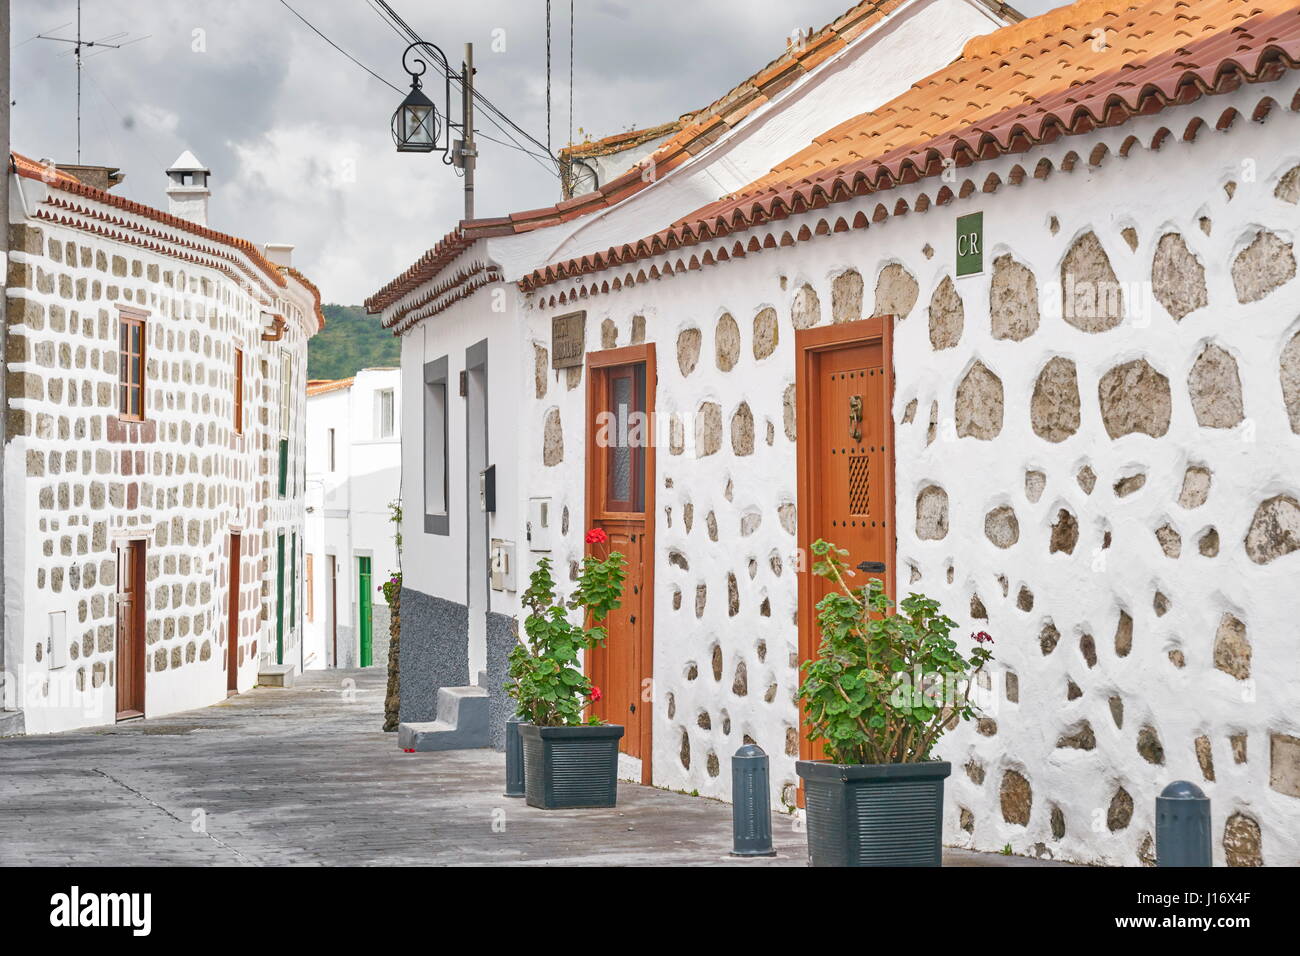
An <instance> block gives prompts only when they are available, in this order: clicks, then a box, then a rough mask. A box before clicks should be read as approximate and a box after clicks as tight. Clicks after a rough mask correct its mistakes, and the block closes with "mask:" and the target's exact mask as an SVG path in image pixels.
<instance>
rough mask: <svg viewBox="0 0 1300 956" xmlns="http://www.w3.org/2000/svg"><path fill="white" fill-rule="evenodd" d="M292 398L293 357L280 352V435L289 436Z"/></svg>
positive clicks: (286, 352)
mask: <svg viewBox="0 0 1300 956" xmlns="http://www.w3.org/2000/svg"><path fill="white" fill-rule="evenodd" d="M292 396H293V357H292V356H291V355H290V354H289V350H288V349H281V350H280V434H281V435H283V436H285V437H288V435H289V425H290V422H289V406H290V404H291V399H292Z"/></svg>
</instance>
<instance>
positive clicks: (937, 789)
mask: <svg viewBox="0 0 1300 956" xmlns="http://www.w3.org/2000/svg"><path fill="white" fill-rule="evenodd" d="M812 550H813V554H814V556H815V557H816V559H817V560H816V562H815V564H814V565H813V573H814V574H817V575H818V576H820V577H823V578H826V579H827V580H828V581H830V582H831V583H832V584H834V585H835V589H834V590H832V591H830V592H829V593H828V594H827V595H826V596H825V597H824V598H822V599H821V601H820V602H818V604H817V611H818V618H817V622H818V626H819V628H820V630H821V646H820V647H819V648H818V651H817V657H816V658H815V659H813V660H810V661H807V662H805V663H804V665H803V671H804V680H803V683H802V685H801V686H800V688H799V697H800V700H802V702H803V706H804V714H805V720H804V722H805V723H806V724H807V728H808V737H809V739H810V740H811V741H813V742H814V743H815V744H817V743H820V745H821V746H822V747H823V748H824V752H825V754H826V759H824V760H800V761H798V763H797V764H796V765H795V768H796V771H797V772H798V774H799V776H800V778H802V780H803V785H804V798H805V808H806V812H807V824H808V856H809V860H810V862H811V863H812V865H813V866H939V865H940V861H941V854H942V836H943V781H944V779H945V778H947V776H948V774H949V773H950V772H951V771H952V765H951V764H949V763H948V762H946V761H941V760H935V759H933V758H932V756H931V754H932V751H933V749H934V745H935V743H936V742H937V741H938V739H939V737H940V736H941V735H942V734H943V733H944V731H945V730H947V729H951V728H952V727H955V726H956V725H957V722H958V721H959V720H969V719H971V718H972V717H973V716H975V713H976V709H975V707H974V705H973V704H972V703H971V700H970V688H971V683H972V681H973V680H974V679H975V676H976V675H977V674H978V673H979V672H980V670H981V669H982V668H983V667H984V665H985V664H986V663H987V662H988V661H989V660H990V659H991V658H992V656H993V655H992V652H991V651H990V650H989V649H988V648H987V647H985V646H984V645H985V644H990V643H992V641H993V638H991V637H989V635H988V634H987V633H985V632H983V631H981V632H978V633H977V634H975V635H973V639H974V641H975V645H976V646H975V648H974V650H973V651H972V652H971V654H970V657H969V659H967V658H966V657H964V656H963V655H962V654H961V653H960V652H959V651H958V648H957V644H956V642H955V641H953V640H952V638H951V637H950V636H949V635H950V633H951V632H952V630H953V628H955V627H956V626H957V625H956V623H955V622H954V621H952V620H950V619H949V618H947V617H945V616H944V615H943V614H942V613H940V610H939V604H938V602H937V601H933V600H931V599H930V598H928V597H926V596H925V595H923V594H912V595H910V596H909V597H907V598H905V599H904V600H903V601H902V602H901V603H900V604H899V605H898V610H897V612H895V611H894V610H893V609H894V602H893V601H891V600H890V599H889V597H888V596H887V595H886V594H885V589H884V585H883V584H882V583H881V581H880V579H879V578H872V579H871V580H870V581H868V582H867V584H866V585H864V586H860V587H851V586H850V585H849V583H848V581H847V577H850V576H852V574H853V572H852V571H850V570H849V569H848V567H847V566H846V565H845V563H844V558H846V557H847V556H848V552H847V551H843V550H841V549H839V548H836V547H835V546H834V545H833V544H829V543H828V542H826V541H822V540H818V541H817V542H816V543H815V544H814V545H813V546H812Z"/></svg>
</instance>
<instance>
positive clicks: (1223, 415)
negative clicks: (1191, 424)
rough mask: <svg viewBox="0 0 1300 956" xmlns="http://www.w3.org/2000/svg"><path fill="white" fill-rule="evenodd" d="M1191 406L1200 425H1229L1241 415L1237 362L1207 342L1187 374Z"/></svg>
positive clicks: (1217, 426) (1243, 413)
mask: <svg viewBox="0 0 1300 956" xmlns="http://www.w3.org/2000/svg"><path fill="white" fill-rule="evenodd" d="M1187 390H1188V391H1189V392H1190V393H1191V397H1192V410H1193V411H1194V412H1195V413H1196V422H1197V424H1198V425H1200V426H1201V427H1202V428H1232V427H1233V426H1235V425H1238V424H1240V423H1241V420H1242V419H1243V418H1244V417H1245V412H1244V411H1243V409H1242V401H1241V376H1240V375H1239V374H1238V372H1237V362H1236V360H1235V359H1234V358H1233V357H1232V356H1231V355H1229V354H1228V353H1227V352H1226V351H1225V350H1223V349H1221V348H1219V347H1218V346H1217V345H1207V346H1205V348H1204V349H1203V350H1202V351H1201V354H1200V356H1199V357H1198V358H1197V359H1196V362H1195V363H1194V364H1193V365H1192V370H1191V372H1189V373H1188V375H1187Z"/></svg>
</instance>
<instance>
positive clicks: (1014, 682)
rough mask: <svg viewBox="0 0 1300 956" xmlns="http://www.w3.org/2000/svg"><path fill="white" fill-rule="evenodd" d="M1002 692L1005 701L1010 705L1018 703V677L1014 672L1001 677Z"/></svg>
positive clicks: (1008, 672)
mask: <svg viewBox="0 0 1300 956" xmlns="http://www.w3.org/2000/svg"><path fill="white" fill-rule="evenodd" d="M1002 686H1003V691H1004V693H1005V695H1006V698H1007V701H1008V702H1009V703H1012V704H1018V703H1020V675H1019V674H1017V673H1016V672H1015V671H1007V672H1006V674H1004V675H1003V683H1002Z"/></svg>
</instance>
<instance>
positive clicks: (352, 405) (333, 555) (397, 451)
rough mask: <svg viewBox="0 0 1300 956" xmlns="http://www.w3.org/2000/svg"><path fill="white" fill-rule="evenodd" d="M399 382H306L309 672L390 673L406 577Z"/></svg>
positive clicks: (366, 377) (368, 378)
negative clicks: (400, 514)
mask: <svg viewBox="0 0 1300 956" xmlns="http://www.w3.org/2000/svg"><path fill="white" fill-rule="evenodd" d="M401 408H402V405H401V375H400V372H399V371H398V369H396V368H367V369H362V370H361V371H359V372H357V374H356V375H355V376H353V377H352V378H345V379H338V380H312V381H309V382H308V383H307V501H306V507H307V524H306V531H305V535H306V551H305V555H304V560H305V562H306V568H305V574H306V596H305V602H306V606H305V614H306V620H305V622H304V632H305V635H306V638H305V640H306V644H305V650H306V667H307V668H308V669H317V668H323V667H371V666H374V667H387V666H388V627H389V615H388V605H387V603H385V601H384V598H383V595H382V593H380V590H379V588H380V586H381V585H382V583H383V582H384V581H386V580H388V578H389V577H390V576H391V575H392V574H394V573H396V572H397V571H398V570H400V568H399V565H398V554H397V543H396V538H395V535H396V533H397V527H398V526H397V524H396V522H395V521H393V520H392V519H393V517H394V515H393V512H392V510H391V509H392V506H393V505H395V504H396V503H397V502H398V500H399V499H400V497H401V480H402V470H401V469H402V451H401V447H402V446H401Z"/></svg>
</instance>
